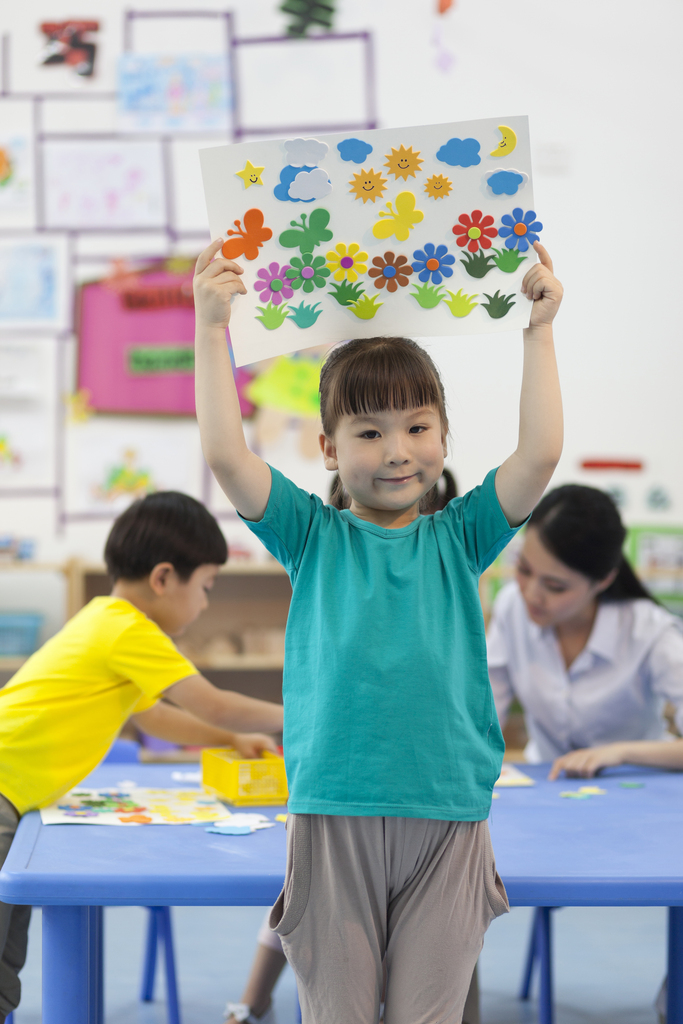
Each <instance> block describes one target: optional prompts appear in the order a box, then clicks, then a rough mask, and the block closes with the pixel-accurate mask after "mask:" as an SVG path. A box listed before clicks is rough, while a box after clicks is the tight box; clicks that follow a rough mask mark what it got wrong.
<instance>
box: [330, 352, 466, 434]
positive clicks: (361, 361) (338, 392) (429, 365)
mask: <svg viewBox="0 0 683 1024" xmlns="http://www.w3.org/2000/svg"><path fill="white" fill-rule="evenodd" d="M422 406H434V408H436V410H437V411H438V413H439V418H440V419H441V426H442V428H443V432H444V434H447V433H448V416H447V414H446V399H445V396H444V390H443V384H442V382H441V377H440V376H439V371H438V370H437V368H436V366H435V365H434V363H433V362H432V359H431V357H430V356H429V355H428V354H427V353H426V352H425V350H424V349H423V348H420V346H419V345H418V344H416V343H415V342H414V341H412V340H411V339H410V338H356V339H355V340H354V341H347V342H346V343H345V344H343V345H338V346H337V347H336V348H334V349H332V351H331V352H330V354H329V356H328V357H327V359H326V360H325V363H324V365H323V368H322V371H321V373H320V416H321V419H322V424H323V431H324V433H325V435H326V436H327V437H333V436H334V431H335V429H336V426H337V423H338V421H339V417H340V416H343V415H344V414H350V415H352V416H358V415H359V414H360V413H373V412H385V411H386V410H387V409H401V410H402V409H418V408H420V407H422Z"/></svg>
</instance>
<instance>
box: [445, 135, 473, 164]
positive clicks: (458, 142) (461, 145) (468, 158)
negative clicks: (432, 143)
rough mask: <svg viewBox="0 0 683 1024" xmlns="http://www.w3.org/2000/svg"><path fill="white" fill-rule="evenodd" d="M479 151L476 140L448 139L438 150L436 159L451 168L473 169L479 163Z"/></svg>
mask: <svg viewBox="0 0 683 1024" xmlns="http://www.w3.org/2000/svg"><path fill="white" fill-rule="evenodd" d="M480 149H481V146H480V145H479V143H478V142H477V140H476V139H449V140H448V142H447V143H446V144H445V145H443V146H441V148H440V149H439V150H438V152H437V154H436V159H437V160H441V161H442V162H443V163H445V164H449V166H451V167H475V166H476V165H477V164H480V163H481V157H480V156H479V150H480Z"/></svg>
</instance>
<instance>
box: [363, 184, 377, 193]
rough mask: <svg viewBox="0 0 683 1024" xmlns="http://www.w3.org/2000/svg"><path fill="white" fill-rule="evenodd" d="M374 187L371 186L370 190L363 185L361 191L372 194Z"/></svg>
mask: <svg viewBox="0 0 683 1024" xmlns="http://www.w3.org/2000/svg"><path fill="white" fill-rule="evenodd" d="M374 187H375V186H374V185H371V186H370V188H366V187H365V185H363V191H364V192H372V190H373V188H374Z"/></svg>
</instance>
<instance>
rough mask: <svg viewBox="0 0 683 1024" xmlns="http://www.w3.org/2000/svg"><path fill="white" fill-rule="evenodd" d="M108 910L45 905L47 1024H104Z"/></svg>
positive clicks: (45, 1002)
mask: <svg viewBox="0 0 683 1024" xmlns="http://www.w3.org/2000/svg"><path fill="white" fill-rule="evenodd" d="M102 952H103V950H102V908H101V907H43V1024H103V1021H104V1013H103V1007H104V999H103V994H104V993H103V985H102Z"/></svg>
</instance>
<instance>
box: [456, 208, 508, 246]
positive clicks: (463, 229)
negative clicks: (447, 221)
mask: <svg viewBox="0 0 683 1024" xmlns="http://www.w3.org/2000/svg"><path fill="white" fill-rule="evenodd" d="M458 221H459V223H458V224H455V225H454V227H453V234H454V235H455V236H456V241H457V243H458V245H459V246H461V247H464V246H467V251H468V252H477V251H478V250H479V248H480V247H481V248H482V249H490V248H491V244H492V243H491V239H492V238H495V237H496V235H497V234H498V231H497V230H496V228H494V227H493V226H492V225H493V217H491V216H490V214H487V215H486V217H485V216H484V215H483V213H482V212H481V210H472V213H471V214H468V213H461V214H460V216H459V217H458Z"/></svg>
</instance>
